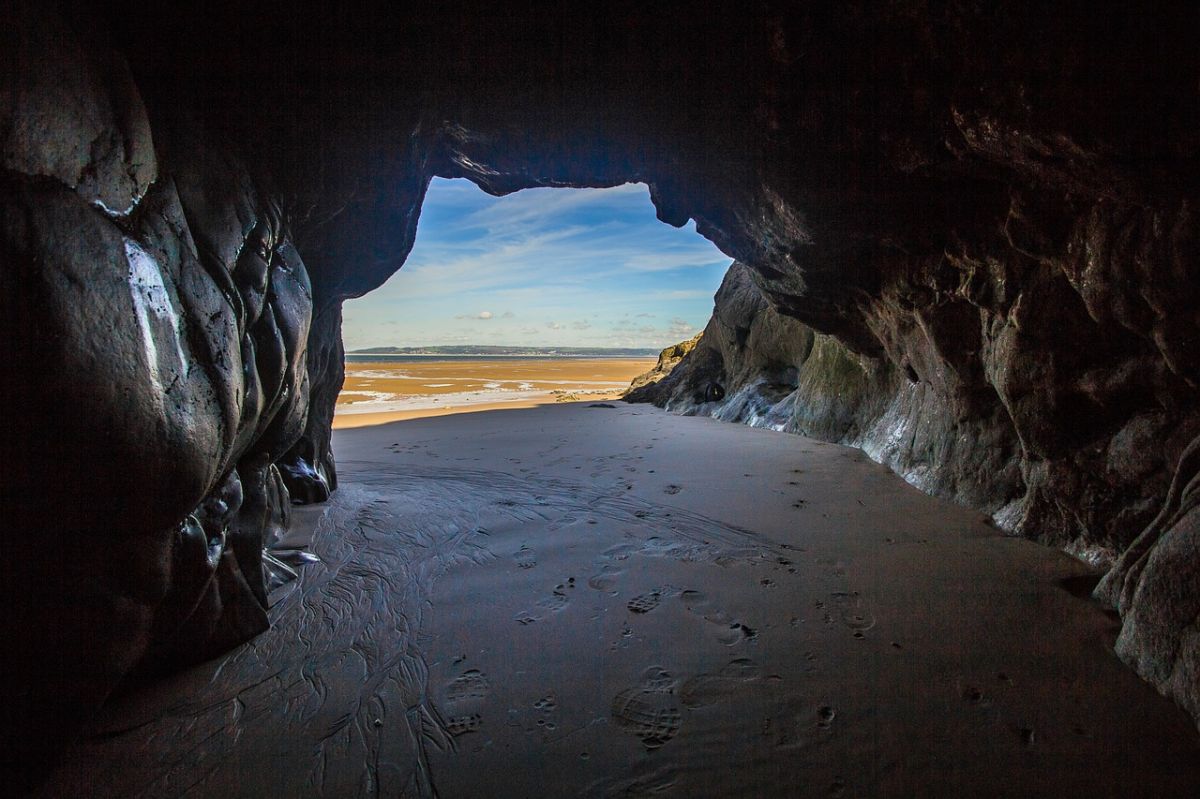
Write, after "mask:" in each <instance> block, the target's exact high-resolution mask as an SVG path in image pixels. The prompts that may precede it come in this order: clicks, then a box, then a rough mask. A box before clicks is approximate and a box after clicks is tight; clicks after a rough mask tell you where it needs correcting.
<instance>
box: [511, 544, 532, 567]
mask: <svg viewBox="0 0 1200 799" xmlns="http://www.w3.org/2000/svg"><path fill="white" fill-rule="evenodd" d="M513 561H514V562H515V563H516V564H517V566H518V567H520V568H522V569H532V568H533V567H534V566H536V565H537V558H535V557H534V554H533V550H532V549H530V548H529V547H527V546H525V545H522V546H521V548H520V549H518V550H517V551H516V552H514V553H513Z"/></svg>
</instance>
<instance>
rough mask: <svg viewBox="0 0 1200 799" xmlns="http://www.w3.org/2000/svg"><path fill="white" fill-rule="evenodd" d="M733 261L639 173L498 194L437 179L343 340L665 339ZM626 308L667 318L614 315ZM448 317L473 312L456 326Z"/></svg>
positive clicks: (352, 307) (701, 310)
mask: <svg viewBox="0 0 1200 799" xmlns="http://www.w3.org/2000/svg"><path fill="white" fill-rule="evenodd" d="M728 263H729V259H728V258H727V257H726V256H724V255H723V254H722V253H720V251H718V250H717V249H716V248H715V247H714V246H713V245H712V244H711V243H710V242H708V241H706V240H705V239H703V238H701V237H700V236H699V235H697V234H696V233H695V230H694V227H693V226H692V225H690V224H689V225H688V226H687V227H685V228H684V229H675V228H672V227H670V226H667V225H664V224H662V223H660V222H659V221H658V220H657V219H656V218H655V216H654V209H653V207H652V205H651V204H650V201H649V194H648V192H647V190H646V187H645V186H642V185H638V184H626V185H624V186H620V187H617V188H613V189H579V190H567V189H530V190H526V191H521V192H517V193H516V194H513V195H509V196H507V197H503V198H494V197H490V196H488V195H486V194H484V193H483V192H481V191H479V190H478V189H477V188H475V187H474V186H473V185H471V184H469V183H467V182H466V181H461V180H455V181H448V180H442V179H435V180H434V181H433V184H432V185H431V186H430V191H429V194H428V196H427V199H426V204H425V208H424V210H423V211H422V217H421V221H420V225H419V227H418V233H417V241H416V245H415V246H414V248H413V252H412V255H411V256H410V257H409V260H408V263H407V264H406V265H405V266H404V268H403V269H402V270H401V271H400V272H399V273H397V274H396V275H395V276H393V278H392V279H391V280H389V281H388V283H387V284H386V285H384V286H383V287H381V288H380V289H378V290H377V291H375V292H373V293H371V294H369V295H367V296H366V297H364V298H363V299H361V300H356V301H352V302H349V303H347V304H346V309H345V312H346V313H345V316H346V324H345V334H346V341H347V345H348V346H350V347H355V346H369V345H372V344H396V345H403V344H434V343H439V341H449V340H450V337H451V336H464V335H465V336H468V337H474V338H475V339H476V340H479V341H480V343H489V342H490V343H500V344H548V345H553V344H558V345H564V346H571V345H581V346H582V345H601V344H607V345H613V346H647V347H651V346H653V347H658V346H665V345H666V344H668V343H672V342H670V341H666V340H665V339H667V338H669V337H671V336H676V339H678V338H679V337H680V336H678V335H677V334H678V333H679V332H680V331H683V329H684V327H685V325H686V327H687V328H688V330H690V331H691V332H694V331H695V330H699V329H700V328H702V327H703V326H704V324H705V323H706V322H707V320H708V316H709V314H710V313H711V310H712V301H711V300H712V295H713V293H714V292H715V290H716V288H717V285H718V283H719V282H720V279H721V277H722V275H723V274H724V271H725V268H726V267H727V266H728ZM464 306H466V307H468V308H469V307H471V306H474V307H475V308H485V309H488V310H482V311H476V312H465V311H464ZM497 306H500V308H504V309H505V310H503V311H502V312H501V311H498V310H495V309H496V308H497ZM622 316H625V317H630V318H638V319H640V320H650V321H653V320H654V319H655V318H663V319H670V320H671V322H670V323H666V324H662V325H654V324H645V325H638V326H630V327H625V328H617V327H615V326H614V325H613V324H612V322H613V321H615V320H618V319H620V318H621V317H622ZM451 319H458V320H462V321H467V322H475V323H476V324H475V325H472V326H470V327H469V329H468V328H464V329H452V328H451V323H449V322H448V321H447V320H451ZM539 319H540V320H548V321H546V322H545V323H541V322H537V321H535V320H539ZM483 321H486V322H487V324H486V325H480V324H478V323H479V322H483ZM531 322H533V324H534V325H541V326H540V327H536V326H531V324H530V323H531ZM676 322H679V323H680V324H676ZM397 323H398V324H397ZM460 324H461V322H460ZM472 331H474V332H472ZM691 332H689V333H688V335H691ZM484 335H486V337H487V338H486V340H483V339H482V338H481V337H482V336H484ZM618 339H620V341H618ZM631 341H632V342H635V343H630V342H631Z"/></svg>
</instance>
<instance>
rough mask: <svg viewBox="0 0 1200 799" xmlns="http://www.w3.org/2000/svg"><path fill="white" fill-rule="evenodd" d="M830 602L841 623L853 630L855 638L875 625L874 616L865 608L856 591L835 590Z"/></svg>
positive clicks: (861, 635) (860, 636)
mask: <svg viewBox="0 0 1200 799" xmlns="http://www.w3.org/2000/svg"><path fill="white" fill-rule="evenodd" d="M830 604H831V605H832V606H833V607H835V608H837V610H838V614H839V616H840V618H841V621H842V624H844V625H846V626H847V627H849V628H850V629H851V630H853V631H854V635H855V637H856V638H862V637H863V633H865V632H866V631H867V630H870V629H871V628H873V627H874V626H875V616H874V615H873V614H872V613H871V612H870V611H869V610H867V608H866V604H865V603H864V602H863V600H862V597H860V596H859V595H858V592H857V591H835V592H834V593H832V594H830Z"/></svg>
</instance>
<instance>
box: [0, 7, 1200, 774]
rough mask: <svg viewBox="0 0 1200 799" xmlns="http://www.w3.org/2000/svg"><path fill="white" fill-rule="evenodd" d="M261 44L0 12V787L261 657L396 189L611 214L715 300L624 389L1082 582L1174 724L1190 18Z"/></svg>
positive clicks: (993, 13) (1186, 493) (402, 252)
mask: <svg viewBox="0 0 1200 799" xmlns="http://www.w3.org/2000/svg"><path fill="white" fill-rule="evenodd" d="M260 11H261V13H259V14H246V13H244V11H243V10H241V9H233V8H228V9H225V8H210V7H208V6H204V7H196V8H190V7H189V8H178V7H175V6H174V5H171V4H154V5H151V4H138V3H122V4H110V3H103V2H63V3H34V2H29V1H28V0H22V1H20V2H15V3H11V4H9V6H8V7H7V8H6V9H5V10H4V12H3V13H4V16H5V19H4V22H5V24H4V25H3V26H0V37H2V41H0V44H2V45H3V46H2V48H0V52H3V53H5V56H4V58H5V69H4V70H3V71H2V72H0V159H2V161H0V166H2V170H0V204H2V207H0V326H2V329H0V357H2V358H3V359H4V362H5V364H6V369H7V372H8V374H9V376H10V377H9V379H6V380H5V381H3V386H2V388H0V391H2V394H0V410H2V415H3V418H5V419H6V421H7V424H6V427H5V430H4V434H3V436H0V447H3V449H2V450H0V460H2V461H3V462H4V463H5V464H8V465H10V467H11V468H8V469H6V472H5V491H4V494H3V503H4V504H3V507H2V508H0V516H2V517H3V518H4V520H5V533H4V536H5V538H4V541H5V547H6V553H5V567H4V568H5V572H4V576H5V579H4V580H3V588H2V589H0V590H2V591H3V596H2V597H0V598H2V599H3V601H4V603H5V606H6V607H7V608H9V609H10V610H9V611H8V612H6V613H5V614H3V621H2V622H0V623H2V624H3V628H2V629H0V634H2V635H3V636H4V637H5V638H6V640H8V641H10V642H12V643H11V645H10V650H11V652H12V653H13V654H11V655H8V656H6V658H7V659H6V666H7V667H8V673H9V674H11V675H12V676H11V677H7V678H6V680H5V688H4V691H5V693H4V695H3V696H2V697H0V706H2V707H4V712H5V714H6V715H5V719H4V728H5V739H4V744H5V746H4V748H5V751H6V752H10V753H15V754H12V755H11V757H12V762H16V763H27V762H28V763H34V764H35V766H36V763H37V762H39V758H41V757H43V756H45V755H46V753H47V752H51V751H52V750H53V749H54V748H55V746H57V745H58V744H59V743H61V741H62V740H63V739H64V738H65V737H69V735H70V733H71V730H72V729H74V727H75V725H76V723H77V722H76V720H77V719H79V718H82V717H84V716H86V715H87V713H88V712H90V711H91V710H92V709H93V708H94V707H95V706H96V705H97V704H98V703H99V702H100V701H102V699H103V698H104V697H105V696H106V695H107V694H108V693H109V692H110V691H111V690H112V689H113V687H114V686H115V685H116V684H117V683H118V682H119V680H120V679H121V678H122V677H123V676H124V675H125V674H128V673H129V672H131V671H132V670H134V669H135V668H137V667H138V666H139V664H140V663H142V662H143V660H144V659H145V658H146V657H147V656H148V654H147V653H155V656H156V657H162V658H165V661H163V662H164V663H166V662H168V661H171V660H172V658H177V657H185V653H188V654H187V655H186V656H187V657H200V656H205V655H207V654H209V653H211V652H212V651H215V649H217V648H220V647H221V646H225V645H228V643H230V642H231V641H233V640H236V639H238V638H241V637H244V636H246V635H249V634H251V633H252V632H253V631H254V630H256V629H260V628H261V626H262V625H263V624H264V623H265V622H264V616H263V609H262V604H263V603H262V598H263V596H264V585H268V584H269V583H268V582H264V580H268V578H267V577H263V576H261V575H260V571H261V568H260V567H261V565H262V563H261V562H260V561H259V560H258V556H256V555H254V554H253V552H255V551H258V552H261V549H262V544H265V543H267V542H268V539H269V538H270V537H271V536H272V535H273V534H274V533H272V532H271V531H272V530H274V529H276V527H277V526H278V521H277V520H279V519H281V518H282V515H283V507H284V506H285V505H286V504H287V503H286V501H285V499H284V493H283V492H282V490H281V489H280V488H279V485H280V483H279V479H278V478H277V477H276V476H275V475H277V474H278V475H279V477H280V478H282V480H283V482H284V483H285V484H286V486H287V489H288V490H289V491H290V492H292V494H293V495H294V496H295V498H296V499H298V500H303V501H319V500H321V499H324V498H325V497H326V496H328V492H329V491H330V490H331V489H333V488H334V487H336V485H337V475H336V469H335V460H334V457H333V452H332V449H331V447H330V432H329V420H330V419H331V418H332V409H333V404H334V400H335V398H336V395H337V391H338V388H339V386H340V382H341V379H342V363H341V343H340V303H341V302H342V301H343V300H344V299H346V298H349V297H355V296H359V295H361V294H363V293H365V292H367V291H370V290H371V289H373V288H375V287H377V286H379V285H381V284H382V283H383V281H384V280H386V279H387V278H388V277H389V276H390V275H391V274H392V273H393V272H394V271H395V270H396V269H398V268H399V267H400V266H401V264H403V262H404V259H405V258H406V257H407V254H408V252H409V250H410V249H411V247H412V242H413V238H414V236H415V231H416V223H417V219H418V216H419V211H420V204H421V200H422V197H423V194H424V191H425V187H426V185H427V183H428V181H429V179H430V178H431V177H432V176H434V175H440V176H444V177H465V178H468V179H470V180H472V181H474V182H475V183H476V184H478V185H479V186H480V187H481V188H483V189H484V190H485V191H489V192H492V193H497V194H502V193H506V192H511V191H515V190H518V189H521V188H525V187H532V186H610V185H615V184H618V183H622V182H625V181H631V180H636V181H642V182H645V183H647V184H648V185H649V186H650V191H651V197H652V199H653V201H654V203H655V206H656V209H657V213H658V215H659V217H660V218H661V219H662V220H663V221H664V222H666V223H668V224H674V225H682V224H684V223H685V222H686V221H687V220H688V219H694V220H695V222H696V225H697V229H698V230H699V232H700V233H701V234H702V235H704V236H706V237H708V238H710V239H711V240H712V241H713V242H715V243H716V244H717V245H718V246H719V247H720V248H721V249H722V250H723V251H724V252H726V253H727V254H728V255H729V256H730V257H731V258H735V259H736V260H737V261H738V262H739V263H740V264H742V265H743V266H742V267H737V268H735V270H734V272H732V273H731V278H730V281H729V282H727V286H726V288H723V290H722V291H723V293H724V296H723V297H722V298H721V299H720V300H719V301H718V307H717V310H716V314H715V317H714V322H713V325H712V326H710V333H711V334H713V335H709V334H706V336H705V339H704V343H703V344H702V345H701V346H699V347H697V349H696V350H695V351H694V352H693V354H692V355H691V356H689V358H688V360H685V361H684V363H683V365H682V366H680V367H679V369H677V370H676V372H675V374H678V375H679V377H678V378H676V377H675V374H673V375H672V378H671V379H670V380H669V381H663V383H661V384H660V386H662V387H663V388H662V389H661V390H662V391H663V392H665V391H667V388H668V387H669V386H670V385H678V386H684V384H685V376H687V375H691V376H692V378H694V379H695V382H694V384H693V383H691V382H688V383H686V387H685V388H683V389H681V390H682V391H684V394H681V395H680V396H685V395H686V402H687V403H690V404H691V405H694V406H696V407H697V408H699V407H701V406H704V405H706V404H707V405H709V406H710V407H709V412H717V413H718V414H720V413H724V414H725V415H726V416H727V418H731V419H732V418H737V419H742V420H745V419H751V418H757V419H760V420H762V422H763V423H765V424H769V425H770V426H776V427H777V426H780V425H782V426H783V427H784V428H785V429H793V430H798V431H805V432H808V433H810V434H812V435H815V436H818V437H824V438H828V439H832V440H839V441H851V442H854V443H857V444H859V445H861V446H863V447H865V448H866V449H867V450H868V451H870V452H871V453H872V454H873V455H874V456H875V457H878V458H880V459H881V460H883V461H884V462H886V463H888V464H889V465H892V466H893V467H894V468H896V469H897V470H898V471H900V472H902V473H904V474H905V475H906V476H908V477H909V478H910V479H911V480H913V481H914V482H916V483H917V484H918V485H921V486H922V487H925V488H927V489H929V490H931V491H935V492H937V493H941V494H944V495H946V496H954V497H956V498H959V499H961V500H962V501H965V502H967V503H969V504H971V505H973V506H975V507H977V508H980V509H983V510H985V511H987V512H988V513H990V514H992V515H993V516H994V517H995V518H996V519H997V521H998V522H1000V524H1001V525H1002V526H1004V527H1005V528H1007V529H1010V530H1013V531H1016V532H1019V533H1021V534H1023V535H1026V536H1029V537H1033V538H1037V539H1038V540H1041V541H1044V542H1046V543H1052V544H1055V545H1058V546H1063V547H1066V548H1068V549H1070V550H1071V551H1074V552H1077V553H1080V554H1083V555H1085V556H1087V557H1089V558H1091V559H1092V560H1093V561H1094V562H1096V563H1102V564H1103V563H1111V562H1115V563H1116V569H1115V571H1114V572H1113V575H1112V576H1111V577H1110V578H1109V580H1108V581H1106V582H1105V583H1104V584H1103V585H1102V586H1101V594H1102V596H1104V597H1105V598H1107V599H1108V600H1109V601H1112V602H1114V603H1115V604H1116V605H1117V606H1118V607H1119V608H1120V610H1121V612H1122V614H1123V615H1124V616H1125V618H1127V619H1128V620H1129V624H1128V626H1127V629H1126V632H1125V634H1123V636H1122V639H1121V643H1120V645H1119V651H1120V653H1121V655H1122V657H1123V658H1125V659H1126V660H1127V661H1128V662H1129V663H1131V664H1133V665H1134V666H1135V667H1136V668H1137V669H1138V671H1139V673H1141V674H1143V675H1144V676H1146V677H1147V678H1148V679H1151V680H1152V681H1153V682H1154V683H1155V684H1156V685H1157V686H1159V687H1160V688H1161V689H1162V690H1164V691H1167V692H1169V693H1170V695H1172V696H1173V697H1175V698H1176V699H1178V700H1179V701H1180V702H1182V703H1184V704H1185V705H1186V706H1188V707H1191V708H1193V709H1195V707H1196V701H1197V700H1196V697H1197V696H1200V687H1198V683H1197V678H1196V674H1197V669H1196V668H1195V667H1194V661H1195V660H1196V652H1197V649H1196V644H1195V641H1194V640H1193V637H1192V636H1191V634H1190V633H1189V632H1188V631H1189V630H1190V629H1191V628H1192V627H1194V624H1195V619H1196V616H1195V608H1194V606H1193V605H1192V604H1191V602H1192V599H1191V597H1192V596H1193V595H1194V592H1193V591H1191V590H1190V589H1189V588H1188V587H1187V586H1190V585H1192V584H1193V583H1194V580H1195V575H1196V573H1197V566H1196V559H1195V556H1194V548H1193V547H1192V544H1191V542H1192V539H1193V537H1194V536H1193V535H1192V532H1193V529H1194V526H1195V524H1194V518H1193V514H1191V512H1190V509H1191V508H1192V505H1193V504H1194V502H1193V500H1194V495H1195V491H1194V490H1191V488H1192V483H1193V481H1194V477H1195V474H1196V465H1195V463H1194V461H1195V458H1194V457H1191V456H1190V455H1189V454H1188V453H1189V452H1191V451H1192V450H1191V449H1190V447H1193V446H1194V445H1193V442H1194V441H1195V440H1196V439H1197V437H1198V436H1200V410H1198V403H1197V401H1196V400H1197V396H1196V392H1197V388H1198V384H1197V374H1198V371H1197V370H1198V368H1200V336H1198V334H1197V330H1198V328H1200V320H1198V318H1197V308H1200V296H1198V292H1200V281H1197V280H1196V270H1197V263H1198V262H1200V258H1198V252H1197V251H1198V243H1197V242H1198V239H1197V226H1196V220H1195V207H1196V200H1197V198H1196V191H1197V190H1196V186H1197V185H1200V179H1198V178H1200V175H1198V172H1200V170H1198V168H1197V167H1198V157H1197V153H1198V151H1200V137H1198V135H1197V131H1198V130H1200V100H1198V97H1197V92H1196V86H1197V85H1198V79H1200V56H1198V55H1197V50H1196V48H1195V46H1194V30H1195V10H1194V8H1191V7H1190V5H1189V4H1184V3H1167V4H1160V5H1158V6H1156V7H1155V8H1154V9H1152V10H1141V9H1134V8H1129V7H1123V6H1119V5H1117V4H1105V5H1102V6H1097V5H1096V4H1094V3H1085V2H1075V1H1074V0H1072V1H1071V2H1065V3H1060V4H1057V5H1056V7H1055V9H1054V12H1053V13H1052V14H1047V13H1043V12H1042V11H1039V10H1036V9H1033V8H1020V9H1013V8H1004V9H1001V8H999V7H997V8H995V9H991V8H985V7H983V6H982V5H981V4H977V3H970V2H959V3H951V4H948V5H945V6H940V7H938V8H936V9H934V8H931V7H930V6H928V4H925V3H917V2H897V3H889V4H876V3H866V2H861V3H860V2H849V3H839V4H825V3H804V4H793V3H778V4H777V3H773V2H767V3H765V4H761V5H759V6H756V7H755V9H754V10H753V11H746V10H741V11H738V12H736V13H734V12H730V13H729V14H726V15H700V14H698V13H696V10H695V9H694V8H692V7H677V6H675V5H673V4H670V3H668V4H659V5H655V6H654V7H653V8H648V7H645V6H644V4H638V3H625V2H618V3H613V4H605V6H604V7H603V8H600V7H586V8H582V9H579V10H578V11H577V12H576V13H564V14H561V15H553V14H545V13H544V11H543V9H541V8H540V7H537V6H536V5H534V4H530V5H523V4H516V5H514V6H512V7H511V8H506V9H505V12H504V13H501V14H498V13H494V9H491V8H490V7H486V8H485V7H482V6H481V5H477V4H473V3H470V2H464V3H445V4H436V5H434V4H430V5H429V6H428V7H421V8H420V9H418V10H415V11H413V12H412V13H410V14H407V15H404V14H400V15H398V14H397V13H396V9H395V8H394V7H392V5H391V4H374V3H368V4H365V5H363V6H362V7H360V8H357V9H356V11H355V13H353V14H351V13H348V12H344V11H342V10H339V9H335V8H333V7H331V6H322V7H315V8H304V7H296V6H294V5H291V4H289V5H286V6H285V5H283V4H279V5H278V6H277V7H276V6H275V5H274V4H267V6H264V7H263V8H262V9H260ZM264 19H269V20H271V24H263V20H264ZM301 256H303V257H301ZM705 359H707V360H705ZM689 361H692V362H694V363H692V364H689ZM702 361H703V363H702ZM702 376H710V377H707V378H706V379H705V380H701V379H700V378H701V377H702ZM689 379H691V378H689ZM694 392H699V394H698V396H699V399H697V395H696V394H695V393H694ZM661 396H663V397H665V396H666V395H665V394H663V395H661ZM789 396H790V397H792V399H791V400H788V397H789ZM681 401H682V400H681ZM722 409H723V410H722ZM270 464H276V465H275V467H274V471H272V469H271V468H270ZM235 484H240V486H241V488H240V502H241V504H240V505H239V504H238V502H239V491H238V489H237V488H236V486H235ZM247 503H249V504H247ZM243 509H245V510H244V512H243ZM250 519H254V520H256V521H253V522H252V521H250ZM255 525H262V526H261V527H260V528H258V529H257V532H256V531H255ZM1143 530H1145V531H1146V532H1145V534H1141V533H1142V531H1143ZM1135 539H1136V543H1135ZM1131 545H1132V546H1133V548H1132V549H1129V547H1130V546H1131ZM1123 553H1127V554H1123ZM268 571H269V569H268ZM189 608H190V610H189ZM256 608H257V610H256ZM197 613H198V614H199V615H195V614H197ZM176 635H184V636H185V637H184V638H179V639H178V640H177V643H176V644H171V643H170V641H171V640H175V639H173V636H176ZM185 642H191V643H185ZM171 653H173V654H171ZM84 661H87V662H88V663H90V664H92V667H91V668H89V669H86V670H84V669H81V668H80V667H79V666H78V664H79V663H81V662H84ZM35 678H36V679H35ZM635 684H636V683H631V684H630V686H627V687H633V686H634V685H635ZM35 708H38V709H40V712H37V713H34V712H33V710H34V709H35ZM29 719H32V720H29ZM18 732H19V734H18ZM1039 740H1040V738H1039Z"/></svg>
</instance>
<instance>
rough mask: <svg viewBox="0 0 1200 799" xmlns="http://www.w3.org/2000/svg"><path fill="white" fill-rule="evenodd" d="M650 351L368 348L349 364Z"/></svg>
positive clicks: (643, 350) (646, 353)
mask: <svg viewBox="0 0 1200 799" xmlns="http://www.w3.org/2000/svg"><path fill="white" fill-rule="evenodd" d="M658 352H659V351H658V350H656V349H653V348H650V347H505V346H493V345H482V344H461V345H445V346H437V347H366V348H363V349H357V350H351V351H350V352H347V353H346V360H347V361H351V362H357V363H362V362H364V361H371V360H385V361H386V360H392V359H394V358H445V359H459V358H653V357H656V356H657V355H658Z"/></svg>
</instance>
